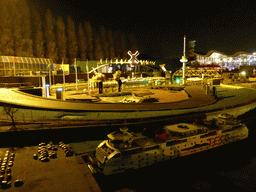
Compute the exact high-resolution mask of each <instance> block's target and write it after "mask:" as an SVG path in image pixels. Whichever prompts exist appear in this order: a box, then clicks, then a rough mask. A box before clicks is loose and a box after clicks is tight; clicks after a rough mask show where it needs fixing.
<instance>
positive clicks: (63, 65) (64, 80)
mask: <svg viewBox="0 0 256 192" xmlns="http://www.w3.org/2000/svg"><path fill="white" fill-rule="evenodd" d="M62 71H63V91H64V92H65V71H64V59H63V60H62Z"/></svg>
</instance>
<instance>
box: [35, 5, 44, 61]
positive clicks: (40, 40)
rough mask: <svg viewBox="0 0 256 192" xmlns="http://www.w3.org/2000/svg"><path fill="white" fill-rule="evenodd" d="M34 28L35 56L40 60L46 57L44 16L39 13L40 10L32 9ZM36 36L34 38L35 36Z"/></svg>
mask: <svg viewBox="0 0 256 192" xmlns="http://www.w3.org/2000/svg"><path fill="white" fill-rule="evenodd" d="M32 15H33V17H32V21H33V22H32V24H33V25H32V28H33V31H34V33H32V39H33V42H34V43H33V44H34V48H33V49H34V55H35V57H38V58H43V57H45V56H44V36H43V24H42V16H41V15H40V13H39V12H38V9H36V7H35V8H32ZM33 35H34V36H33Z"/></svg>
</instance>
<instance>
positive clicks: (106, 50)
mask: <svg viewBox="0 0 256 192" xmlns="http://www.w3.org/2000/svg"><path fill="white" fill-rule="evenodd" d="M100 42H101V49H102V53H103V58H104V59H106V58H108V57H109V42H108V40H107V32H106V29H105V28H104V27H103V26H102V27H101V29H100Z"/></svg>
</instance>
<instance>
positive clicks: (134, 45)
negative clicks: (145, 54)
mask: <svg viewBox="0 0 256 192" xmlns="http://www.w3.org/2000/svg"><path fill="white" fill-rule="evenodd" d="M129 43H130V47H129V49H130V50H131V52H133V53H134V52H135V51H137V50H138V47H137V43H136V38H135V35H134V34H130V35H129Z"/></svg>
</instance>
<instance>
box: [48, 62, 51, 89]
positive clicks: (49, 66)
mask: <svg viewBox="0 0 256 192" xmlns="http://www.w3.org/2000/svg"><path fill="white" fill-rule="evenodd" d="M48 68H49V84H50V88H51V87H52V77H51V76H52V75H51V69H50V68H51V64H49V65H48Z"/></svg>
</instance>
